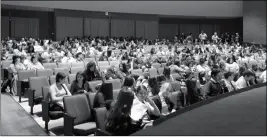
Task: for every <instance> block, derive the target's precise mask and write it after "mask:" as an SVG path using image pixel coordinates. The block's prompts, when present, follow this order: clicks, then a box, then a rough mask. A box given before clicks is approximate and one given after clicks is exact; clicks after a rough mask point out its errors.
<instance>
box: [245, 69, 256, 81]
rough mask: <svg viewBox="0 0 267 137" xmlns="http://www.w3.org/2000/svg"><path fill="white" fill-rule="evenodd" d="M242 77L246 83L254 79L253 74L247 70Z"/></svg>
mask: <svg viewBox="0 0 267 137" xmlns="http://www.w3.org/2000/svg"><path fill="white" fill-rule="evenodd" d="M243 77H244V78H245V80H246V81H249V80H251V79H252V78H253V77H254V73H252V72H251V71H249V70H246V71H244V73H243Z"/></svg>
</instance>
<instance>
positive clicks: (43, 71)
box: [36, 69, 54, 77]
mask: <svg viewBox="0 0 267 137" xmlns="http://www.w3.org/2000/svg"><path fill="white" fill-rule="evenodd" d="M53 73H54V72H53V71H52V70H51V69H38V70H37V71H36V74H37V76H38V77H42V76H47V77H50V76H53Z"/></svg>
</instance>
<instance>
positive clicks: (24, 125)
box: [1, 93, 47, 136]
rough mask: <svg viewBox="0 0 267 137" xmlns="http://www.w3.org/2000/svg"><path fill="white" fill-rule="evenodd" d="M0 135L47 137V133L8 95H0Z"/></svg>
mask: <svg viewBox="0 0 267 137" xmlns="http://www.w3.org/2000/svg"><path fill="white" fill-rule="evenodd" d="M1 135H4V136H10V135H12V136H16V135H20V136H47V133H46V132H45V131H44V129H42V128H41V127H40V126H39V125H38V123H36V122H35V120H34V119H33V118H31V116H30V115H29V114H28V113H27V112H26V111H25V110H24V109H23V108H22V107H21V106H20V105H19V104H18V103H17V102H16V101H15V100H14V99H13V98H12V97H11V96H10V95H9V94H7V93H1Z"/></svg>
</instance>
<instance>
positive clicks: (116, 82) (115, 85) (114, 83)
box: [107, 79, 122, 90]
mask: <svg viewBox="0 0 267 137" xmlns="http://www.w3.org/2000/svg"><path fill="white" fill-rule="evenodd" d="M107 82H110V83H112V87H113V90H117V89H120V88H121V86H122V83H121V80H120V79H111V80H107Z"/></svg>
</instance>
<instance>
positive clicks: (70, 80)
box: [69, 74, 76, 84]
mask: <svg viewBox="0 0 267 137" xmlns="http://www.w3.org/2000/svg"><path fill="white" fill-rule="evenodd" d="M75 79H76V74H69V83H70V84H72V82H73V81H74V80H75Z"/></svg>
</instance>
